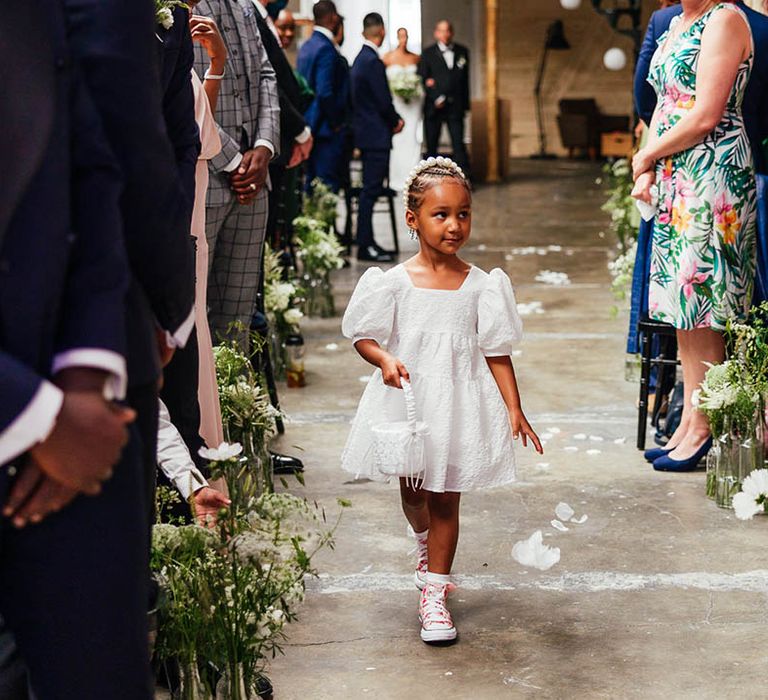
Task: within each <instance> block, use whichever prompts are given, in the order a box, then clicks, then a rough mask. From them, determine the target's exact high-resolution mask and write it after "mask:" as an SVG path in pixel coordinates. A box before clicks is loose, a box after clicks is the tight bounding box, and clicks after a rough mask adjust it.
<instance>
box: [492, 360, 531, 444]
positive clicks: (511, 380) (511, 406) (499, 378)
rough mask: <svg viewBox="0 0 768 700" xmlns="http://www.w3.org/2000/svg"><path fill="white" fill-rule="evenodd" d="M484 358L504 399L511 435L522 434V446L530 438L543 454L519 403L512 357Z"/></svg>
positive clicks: (517, 435) (516, 436) (515, 436)
mask: <svg viewBox="0 0 768 700" xmlns="http://www.w3.org/2000/svg"><path fill="white" fill-rule="evenodd" d="M485 360H486V362H487V363H488V367H489V368H490V370H491V374H492V375H493V378H494V379H495V380H496V385H497V386H498V387H499V391H500V392H501V397H502V398H503V399H504V403H505V404H506V406H507V411H508V412H509V421H510V423H511V425H512V437H514V438H515V440H517V438H518V437H519V436H520V435H522V436H523V447H527V446H528V438H531V442H532V443H533V445H534V447H535V448H536V452H538V453H539V454H544V450H543V449H542V447H541V442H540V441H539V437H538V435H536V433H535V432H534V430H533V428H532V427H531V425H530V423H529V422H528V419H527V418H526V417H525V414H524V413H523V409H522V406H521V404H520V391H519V390H518V388H517V377H516V376H515V368H514V367H513V366H512V359H511V358H510V357H509V356H503V357H486V358H485Z"/></svg>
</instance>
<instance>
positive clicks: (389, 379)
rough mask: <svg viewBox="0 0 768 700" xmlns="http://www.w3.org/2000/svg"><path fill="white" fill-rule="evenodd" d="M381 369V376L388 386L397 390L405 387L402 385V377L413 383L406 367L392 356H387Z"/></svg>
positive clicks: (381, 363)
mask: <svg viewBox="0 0 768 700" xmlns="http://www.w3.org/2000/svg"><path fill="white" fill-rule="evenodd" d="M379 368H380V369H381V376H382V377H383V378H384V383H385V384H386V385H387V386H391V387H394V388H395V389H402V388H403V385H402V384H401V383H400V378H401V377H402V378H403V379H405V380H406V381H407V382H410V381H411V377H410V375H409V374H408V370H407V369H405V365H404V364H403V363H402V362H400V360H398V359H397V358H396V357H393V356H392V355H386V356H385V357H384V358H383V359H382V360H381V362H380V364H379Z"/></svg>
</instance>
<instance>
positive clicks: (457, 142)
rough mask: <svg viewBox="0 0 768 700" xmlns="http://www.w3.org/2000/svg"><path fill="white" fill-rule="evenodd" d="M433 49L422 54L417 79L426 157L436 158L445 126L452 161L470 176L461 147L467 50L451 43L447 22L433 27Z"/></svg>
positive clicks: (466, 106) (466, 101)
mask: <svg viewBox="0 0 768 700" xmlns="http://www.w3.org/2000/svg"><path fill="white" fill-rule="evenodd" d="M435 41H436V43H435V45H434V46H430V47H429V48H428V49H426V50H425V51H424V53H423V54H422V56H421V61H420V62H419V75H420V76H421V78H422V80H423V81H424V91H425V93H426V99H425V103H424V138H425V140H426V143H427V156H436V155H438V152H437V149H438V146H439V142H440V132H441V130H442V128H443V124H447V125H448V131H449V133H450V135H451V143H452V144H453V159H454V160H455V161H456V162H457V163H458V164H459V166H461V168H462V169H463V170H464V172H465V173H467V174H469V156H468V155H467V149H466V146H465V145H464V115H465V114H466V113H467V112H468V111H469V108H470V102H469V50H468V49H467V48H466V47H465V46H462V45H461V44H456V43H454V41H453V25H452V24H451V23H450V22H449V21H448V20H446V19H444V20H441V21H440V22H438V23H437V25H436V26H435Z"/></svg>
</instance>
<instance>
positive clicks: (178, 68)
mask: <svg viewBox="0 0 768 700" xmlns="http://www.w3.org/2000/svg"><path fill="white" fill-rule="evenodd" d="M192 4H194V3H192ZM172 12H173V24H172V25H171V26H170V27H169V28H168V29H165V28H164V27H162V26H159V27H158V29H157V31H158V37H159V38H160V39H161V41H162V43H161V44H160V46H161V52H160V81H161V86H162V89H163V116H164V117H165V124H166V128H167V129H168V136H169V138H170V139H171V143H172V144H173V147H174V152H175V154H176V164H177V166H178V169H179V174H180V176H181V181H182V184H183V185H184V191H185V192H186V194H187V202H188V207H189V220H190V226H191V223H192V212H193V208H194V205H195V192H196V177H195V173H196V168H197V164H198V157H199V155H200V134H199V129H198V125H197V123H196V121H195V97H194V93H193V89H192V77H191V74H192V66H193V64H194V59H195V54H194V49H193V48H192V34H191V32H190V27H189V10H188V9H187V8H186V7H182V6H177V7H174V8H172ZM193 235H194V232H193ZM198 257H199V256H198ZM198 267H199V266H198ZM198 279H199V273H198ZM197 286H199V285H197ZM195 296H196V305H195V308H196V309H197V308H198V307H199V301H200V300H199V289H198V290H197V292H196V295H195ZM194 322H195V325H197V324H198V323H199V322H200V314H199V313H196V314H195V321H194ZM205 323H206V325H207V320H206V322H205ZM198 335H199V334H198V333H197V332H195V333H192V334H191V335H190V337H189V342H188V343H187V344H186V347H184V348H183V349H179V350H177V351H176V352H175V353H174V355H173V358H172V359H171V361H170V362H169V363H168V365H167V366H166V368H165V370H164V372H163V378H164V382H163V388H162V391H161V392H160V395H161V397H162V399H163V402H164V403H165V405H166V406H167V407H168V411H169V412H170V414H171V418H172V420H173V422H174V424H175V425H176V427H177V428H178V430H179V432H180V433H181V435H182V437H183V438H184V441H185V442H186V443H187V446H188V447H189V450H190V452H191V453H192V454H193V455H198V451H199V449H200V448H201V447H203V446H204V445H205V441H204V440H203V438H202V436H201V435H200V424H201V419H200V410H201V409H200V400H199V398H198V393H199V392H198V384H199V366H200V348H199V343H198ZM216 444H217V445H218V444H219V443H216ZM195 459H196V461H197V464H198V466H199V467H201V468H202V467H204V466H205V460H203V459H202V458H201V457H199V455H198V456H197V457H196V458H195ZM161 481H162V479H161Z"/></svg>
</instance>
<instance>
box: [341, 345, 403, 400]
mask: <svg viewBox="0 0 768 700" xmlns="http://www.w3.org/2000/svg"><path fill="white" fill-rule="evenodd" d="M355 350H357V352H358V354H359V355H360V357H362V358H363V359H364V360H365V361H366V362H370V363H371V364H372V365H374V366H375V367H378V368H379V369H380V370H381V375H382V377H383V379H384V383H385V384H386V385H387V386H392V387H395V388H397V389H402V388H403V385H402V384H401V383H400V377H402V378H403V379H405V380H406V381H407V382H410V381H411V377H410V376H409V374H408V370H407V369H406V368H405V365H404V364H403V363H402V362H400V360H398V359H397V358H396V357H395V356H394V355H390V354H389V353H388V352H387V351H386V350H384V349H383V348H382V347H381V345H379V344H378V343H377V342H376V341H375V340H370V339H364V340H358V341H357V342H356V343H355Z"/></svg>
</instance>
